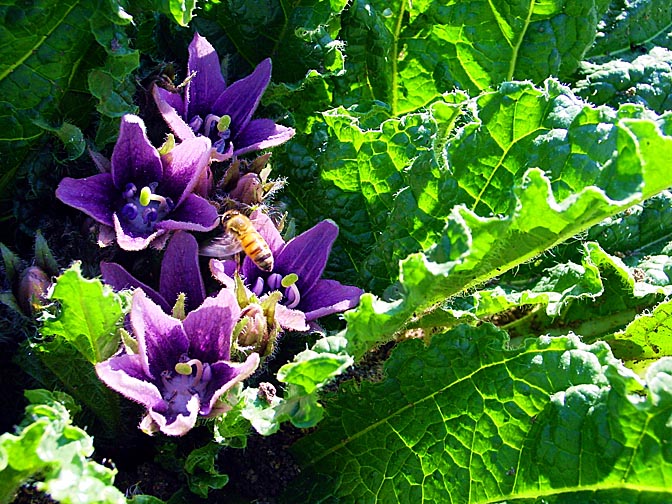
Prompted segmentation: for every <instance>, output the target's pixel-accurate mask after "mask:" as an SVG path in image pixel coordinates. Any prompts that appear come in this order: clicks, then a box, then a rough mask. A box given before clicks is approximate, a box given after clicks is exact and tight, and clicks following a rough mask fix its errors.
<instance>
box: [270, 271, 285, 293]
mask: <svg viewBox="0 0 672 504" xmlns="http://www.w3.org/2000/svg"><path fill="white" fill-rule="evenodd" d="M266 282H267V283H268V288H269V289H270V290H279V289H280V287H281V286H282V275H281V274H279V273H273V274H272V275H269V277H268V279H267V280H266Z"/></svg>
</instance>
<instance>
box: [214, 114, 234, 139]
mask: <svg viewBox="0 0 672 504" xmlns="http://www.w3.org/2000/svg"><path fill="white" fill-rule="evenodd" d="M229 126H231V116H230V115H226V114H225V115H223V116H222V118H221V119H220V120H219V122H217V131H219V132H220V133H224V132H225V131H228V129H229ZM227 138H228V137H227Z"/></svg>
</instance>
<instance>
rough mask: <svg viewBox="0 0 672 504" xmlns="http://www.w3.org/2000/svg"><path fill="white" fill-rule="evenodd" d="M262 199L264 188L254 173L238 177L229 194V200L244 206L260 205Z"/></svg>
mask: <svg viewBox="0 0 672 504" xmlns="http://www.w3.org/2000/svg"><path fill="white" fill-rule="evenodd" d="M263 197H264V187H263V184H262V183H261V179H260V178H259V175H257V174H256V173H246V174H245V175H243V176H242V177H240V178H239V179H238V182H237V183H236V186H235V187H234V188H233V189H232V190H231V191H230V192H229V198H231V199H233V200H236V201H238V202H240V203H243V204H245V205H255V204H257V203H261V201H262V200H263Z"/></svg>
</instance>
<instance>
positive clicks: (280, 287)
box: [252, 273, 301, 308]
mask: <svg viewBox="0 0 672 504" xmlns="http://www.w3.org/2000/svg"><path fill="white" fill-rule="evenodd" d="M298 278H299V277H298V276H297V275H296V274H294V273H291V274H289V275H285V276H282V275H281V274H279V273H272V274H270V275H269V276H268V278H266V280H264V279H263V278H262V277H257V280H256V282H255V283H254V285H253V286H252V292H254V293H255V294H256V295H257V296H258V297H261V296H262V295H263V294H266V293H267V292H272V291H280V292H282V299H281V300H280V303H281V304H283V305H284V306H286V307H287V308H296V307H297V306H298V305H299V302H300V301H301V293H300V292H299V288H298V287H297V285H296V281H297V280H298Z"/></svg>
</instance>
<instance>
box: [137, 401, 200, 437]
mask: <svg viewBox="0 0 672 504" xmlns="http://www.w3.org/2000/svg"><path fill="white" fill-rule="evenodd" d="M199 405H200V401H199V398H198V396H197V395H192V396H191V397H190V398H189V400H188V401H187V403H186V404H185V405H184V407H183V408H179V409H175V408H171V409H169V410H168V411H166V412H165V413H163V412H161V411H157V410H154V409H150V410H149V416H150V417H151V419H152V420H154V422H155V423H156V425H157V426H158V427H159V430H160V431H161V432H163V433H164V434H167V435H168V436H183V435H185V434H186V433H187V432H189V431H190V430H191V429H193V428H194V426H195V425H196V419H197V418H198V408H199Z"/></svg>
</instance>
